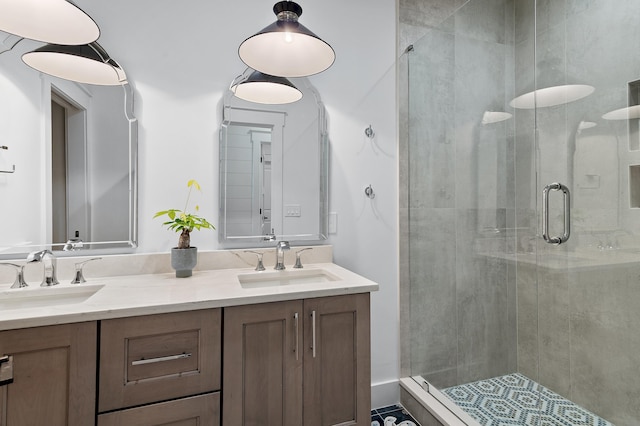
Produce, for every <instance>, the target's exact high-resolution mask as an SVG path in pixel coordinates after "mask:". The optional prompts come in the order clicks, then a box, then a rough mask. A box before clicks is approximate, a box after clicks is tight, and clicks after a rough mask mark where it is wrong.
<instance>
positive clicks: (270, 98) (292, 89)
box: [231, 71, 302, 105]
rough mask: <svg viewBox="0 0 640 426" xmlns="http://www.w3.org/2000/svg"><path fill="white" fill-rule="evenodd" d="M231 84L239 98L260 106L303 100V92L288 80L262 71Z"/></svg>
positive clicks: (232, 89) (254, 72)
mask: <svg viewBox="0 0 640 426" xmlns="http://www.w3.org/2000/svg"><path fill="white" fill-rule="evenodd" d="M231 84H232V86H231V91H232V92H233V94H234V95H235V96H236V97H237V98H240V99H244V100H245V101H249V102H255V103H258V104H271V105H282V104H290V103H292V102H296V101H299V100H300V99H302V92H301V91H300V90H298V88H297V87H296V86H294V84H293V83H291V82H290V81H289V80H288V79H286V78H284V77H276V76H273V75H267V74H263V73H261V72H260V71H253V72H252V73H251V74H250V75H249V77H247V78H246V79H244V80H241V81H240V82H237V83H235V82H234V83H231Z"/></svg>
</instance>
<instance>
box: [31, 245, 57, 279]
mask: <svg viewBox="0 0 640 426" xmlns="http://www.w3.org/2000/svg"><path fill="white" fill-rule="evenodd" d="M37 262H42V264H43V265H44V277H43V278H42V284H40V286H41V287H50V286H52V285H56V284H60V282H59V281H58V278H57V277H56V257H55V256H54V255H53V253H52V252H51V251H50V250H41V251H34V252H33V253H29V256H27V263H37Z"/></svg>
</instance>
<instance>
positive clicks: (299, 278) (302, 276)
mask: <svg viewBox="0 0 640 426" xmlns="http://www.w3.org/2000/svg"><path fill="white" fill-rule="evenodd" d="M340 280H341V279H340V278H338V277H337V276H335V275H333V274H331V273H329V272H327V271H325V270H324V269H292V270H284V271H261V272H251V273H246V274H239V275H238V281H240V285H241V286H242V287H243V288H258V287H276V286H287V285H296V284H317V283H324V282H329V281H340Z"/></svg>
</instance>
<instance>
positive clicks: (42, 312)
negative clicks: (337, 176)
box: [0, 263, 378, 330]
mask: <svg viewBox="0 0 640 426" xmlns="http://www.w3.org/2000/svg"><path fill="white" fill-rule="evenodd" d="M312 270H324V271H326V272H328V273H330V274H332V275H334V276H336V277H338V278H339V280H335V281H327V282H311V283H304V284H287V285H280V286H265V287H257V288H245V287H243V286H242V285H241V284H240V282H239V280H238V274H246V273H253V272H254V270H253V268H235V269H215V270H199V271H198V270H196V271H194V273H193V276H192V277H189V278H175V275H174V274H173V273H163V274H157V273H156V274H146V275H127V276H111V277H100V278H93V279H88V281H87V283H85V284H76V285H71V284H68V283H67V282H65V283H63V284H60V285H58V286H55V287H52V288H53V289H58V290H57V291H60V289H63V288H66V287H75V288H78V287H79V286H89V287H91V286H94V287H96V286H98V287H99V286H103V287H102V288H100V290H98V291H97V292H96V293H95V294H93V295H91V296H90V297H89V298H88V299H86V300H84V301H79V302H78V301H77V302H75V303H69V304H60V303H58V304H55V303H51V304H47V303H46V302H47V301H46V300H44V302H43V305H44V306H31V307H18V305H17V304H16V306H12V305H11V304H9V303H6V302H5V305H4V308H1V309H0V330H9V329H17V328H26V327H37V326H45V325H54V324H63V323H73V322H83V321H94V320H102V319H109V318H120V317H129V316H138V315H149V314H158V313H167V312H179V311H189V310H196V309H208V308H220V307H226V306H236V305H246V304H254V303H264V302H275V301H282V300H295V299H305V298H313V297H324V296H335V295H342V294H353V293H365V292H371V291H376V290H378V284H376V283H375V282H373V281H370V280H368V279H366V278H364V277H362V276H360V275H358V274H355V273H353V272H351V271H349V270H347V269H344V268H342V267H340V266H338V265H336V264H334V263H316V264H309V265H305V267H304V271H312ZM287 271H291V269H288V270H287ZM300 271H302V270H300ZM266 272H269V273H273V271H272V270H267V271H265V273H266ZM89 287H87V289H89ZM49 289H50V288H39V287H36V286H31V287H29V288H25V289H12V290H9V289H8V287H6V286H5V287H2V288H1V289H0V293H2V294H0V298H1V297H2V295H5V296H6V295H7V293H9V292H11V295H14V294H15V295H18V294H24V295H27V292H29V291H32V292H40V293H41V294H43V293H44V291H46V290H49ZM70 291H71V290H70ZM73 291H76V290H75V289H74V290H73ZM14 292H22V293H14ZM33 294H37V293H33ZM11 295H10V296H11ZM10 296H9V297H10Z"/></svg>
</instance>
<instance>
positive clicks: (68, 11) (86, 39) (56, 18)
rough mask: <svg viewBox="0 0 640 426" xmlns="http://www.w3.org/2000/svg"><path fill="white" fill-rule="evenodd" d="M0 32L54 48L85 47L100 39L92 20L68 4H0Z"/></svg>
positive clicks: (32, 0)
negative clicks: (82, 45) (63, 45)
mask: <svg viewBox="0 0 640 426" xmlns="http://www.w3.org/2000/svg"><path fill="white" fill-rule="evenodd" d="M0 11H2V13H0V30H2V31H5V32H7V33H11V34H15V35H17V36H20V37H24V38H28V39H32V40H37V41H42V42H45V43H55V44H72V45H78V44H86V43H91V42H94V41H96V40H97V39H98V37H99V36H100V29H99V28H98V25H97V24H96V23H95V21H94V20H93V19H91V17H90V16H89V15H87V14H86V13H84V12H83V11H82V10H81V9H80V8H78V7H77V6H76V5H74V4H72V3H70V2H68V1H67V0H0Z"/></svg>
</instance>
